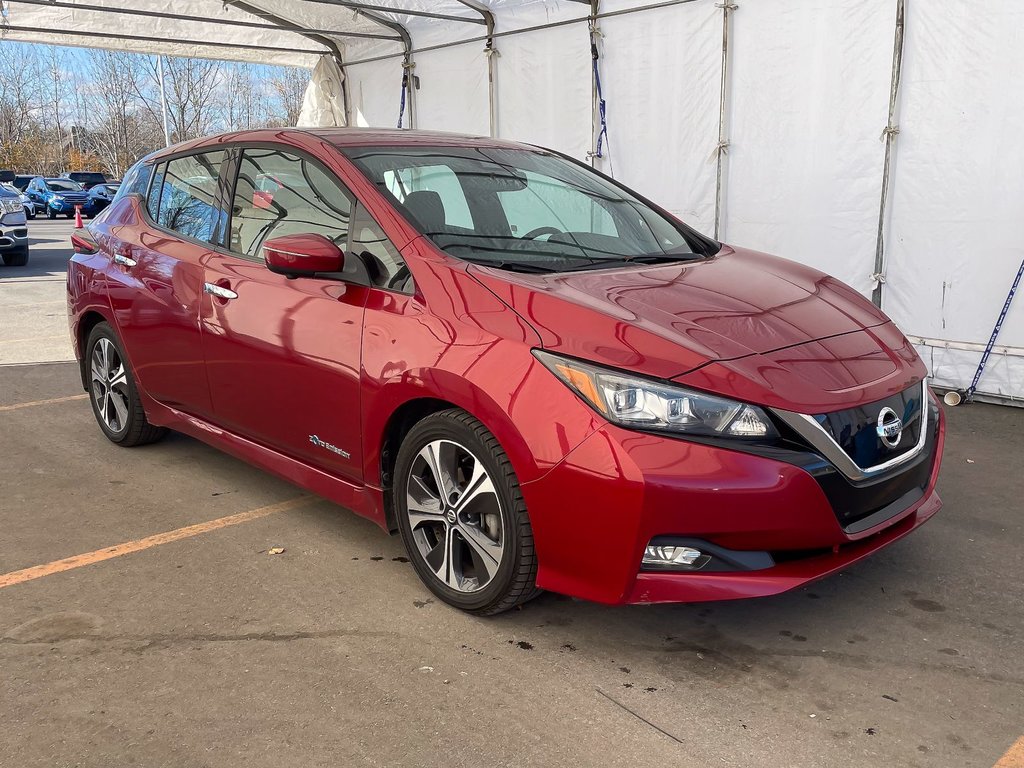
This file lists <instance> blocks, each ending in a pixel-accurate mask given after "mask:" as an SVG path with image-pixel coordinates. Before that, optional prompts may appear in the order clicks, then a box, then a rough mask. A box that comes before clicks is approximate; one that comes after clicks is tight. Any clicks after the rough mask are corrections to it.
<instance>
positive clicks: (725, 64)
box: [715, 0, 739, 240]
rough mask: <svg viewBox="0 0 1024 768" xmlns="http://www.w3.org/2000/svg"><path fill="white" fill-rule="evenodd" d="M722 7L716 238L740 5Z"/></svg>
mask: <svg viewBox="0 0 1024 768" xmlns="http://www.w3.org/2000/svg"><path fill="white" fill-rule="evenodd" d="M715 7H716V8H721V9H722V82H721V86H720V90H719V97H718V145H717V146H716V147H715V156H716V158H715V166H716V167H715V240H718V239H719V235H720V233H721V231H722V229H723V227H722V198H723V191H724V190H723V184H722V177H723V176H724V166H725V155H726V153H727V152H728V151H729V139H728V138H727V134H728V125H727V119H726V118H727V111H728V96H729V20H730V18H731V17H732V12H733V11H735V10H736V9H737V8H738V7H739V6H738V5H736V4H735V3H731V2H729V0H726V1H725V2H724V3H719V4H718V5H716V6H715Z"/></svg>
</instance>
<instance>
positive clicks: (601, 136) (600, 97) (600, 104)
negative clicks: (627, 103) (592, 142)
mask: <svg viewBox="0 0 1024 768" xmlns="http://www.w3.org/2000/svg"><path fill="white" fill-rule="evenodd" d="M590 58H591V59H592V60H593V62H594V84H595V85H596V86H597V113H598V115H599V116H600V118H601V130H600V131H598V133H597V146H596V147H595V151H594V153H593V156H594V157H604V155H602V154H601V150H602V148H603V147H604V142H605V140H606V139H607V138H608V115H607V111H606V102H605V100H604V93H603V91H602V89H601V69H600V67H598V65H597V61H598V54H597V43H596V42H591V43H590Z"/></svg>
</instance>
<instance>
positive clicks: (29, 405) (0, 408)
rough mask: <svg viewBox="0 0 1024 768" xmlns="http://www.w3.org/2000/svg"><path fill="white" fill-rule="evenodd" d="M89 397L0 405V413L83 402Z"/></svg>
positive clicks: (68, 397)
mask: <svg viewBox="0 0 1024 768" xmlns="http://www.w3.org/2000/svg"><path fill="white" fill-rule="evenodd" d="M87 397H89V395H68V396H67V397H51V398H50V399H49V400H33V401H31V402H29V403H15V404H14V405H0V412H2V411H18V410H21V409H22V408H33V407H35V406H37V405H50V404H51V403H66V402H68V401H69V400H85V399H86V398H87Z"/></svg>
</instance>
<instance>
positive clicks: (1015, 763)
mask: <svg viewBox="0 0 1024 768" xmlns="http://www.w3.org/2000/svg"><path fill="white" fill-rule="evenodd" d="M992 768H1024V736H1021V737H1020V738H1019V739H1017V741H1015V742H1014V743H1013V744H1011V745H1010V748H1009V749H1008V750H1006V754H1005V755H1003V756H1002V757H1001V758H999V762H998V763H996V764H995V765H994V766H992Z"/></svg>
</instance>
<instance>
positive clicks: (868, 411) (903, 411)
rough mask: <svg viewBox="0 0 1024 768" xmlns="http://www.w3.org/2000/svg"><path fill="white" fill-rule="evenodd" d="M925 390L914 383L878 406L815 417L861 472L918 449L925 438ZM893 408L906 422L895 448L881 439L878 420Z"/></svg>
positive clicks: (875, 404)
mask: <svg viewBox="0 0 1024 768" xmlns="http://www.w3.org/2000/svg"><path fill="white" fill-rule="evenodd" d="M922 405H923V403H922V388H921V385H920V384H914V385H913V386H912V387H908V388H907V389H905V390H903V391H902V392H900V393H899V394H897V395H893V396H891V397H887V398H885V399H884V400H878V401H876V402H874V403H868V404H866V405H860V406H857V407H856V408H848V409H846V410H842V411H833V412H832V413H824V414H819V415H816V416H815V417H814V419H815V421H817V422H818V424H820V425H821V427H822V429H824V430H825V431H826V432H828V434H829V435H830V436H831V437H832V439H833V440H834V441H835V442H836V444H837V445H838V446H839V447H840V448H842V450H843V452H844V453H845V454H846V455H847V456H849V457H850V458H851V459H853V462H854V463H855V464H856V465H857V466H859V467H860V468H861V469H867V468H869V467H874V466H877V465H878V464H882V463H884V462H886V461H890V460H891V459H895V458H898V457H899V456H902V455H903V454H905V453H907V452H908V451H912V450H914V448H915V447H916V446H917V444H918V441H919V439H920V437H921V414H922ZM883 408H891V409H892V410H893V411H894V412H895V413H896V415H897V416H899V417H900V419H901V420H902V422H903V433H902V435H901V436H900V439H899V442H898V443H897V445H896V447H895V448H890V447H889V446H887V445H886V444H885V443H883V442H882V438H881V437H879V435H878V431H877V427H878V417H879V414H880V413H881V411H882V409H883Z"/></svg>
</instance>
